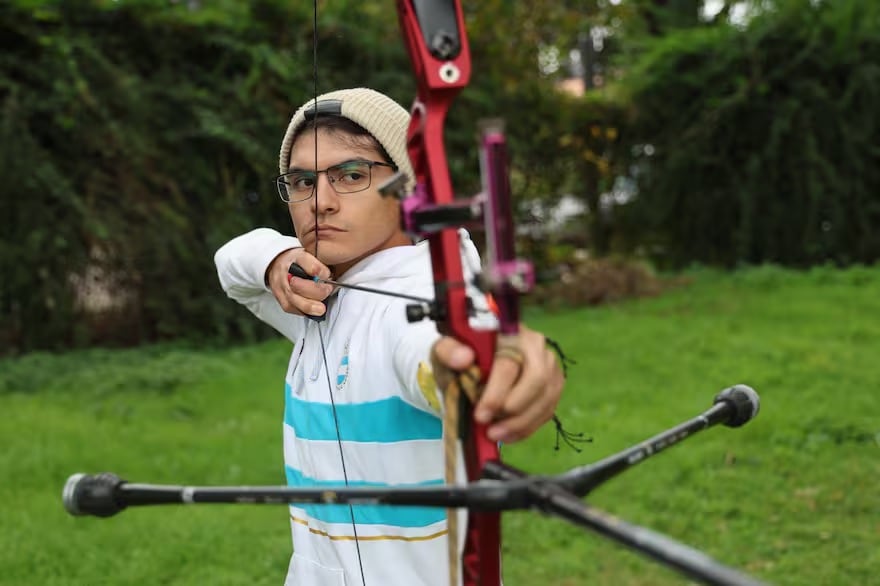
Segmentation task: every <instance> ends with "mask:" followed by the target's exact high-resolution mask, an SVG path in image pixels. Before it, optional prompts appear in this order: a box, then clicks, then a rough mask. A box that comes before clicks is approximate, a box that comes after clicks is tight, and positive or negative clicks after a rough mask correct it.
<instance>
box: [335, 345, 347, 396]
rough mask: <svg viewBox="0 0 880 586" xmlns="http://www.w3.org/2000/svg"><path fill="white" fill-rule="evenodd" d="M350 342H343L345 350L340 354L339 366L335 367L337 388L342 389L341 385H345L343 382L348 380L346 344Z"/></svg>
mask: <svg viewBox="0 0 880 586" xmlns="http://www.w3.org/2000/svg"><path fill="white" fill-rule="evenodd" d="M349 343H350V342H346V343H345V351H344V353H343V355H342V360H340V361H339V368H337V369H336V388H337V389H338V390H342V387H344V386H345V382H346V381H347V380H348V368H349V365H350V364H349V358H348V345H349Z"/></svg>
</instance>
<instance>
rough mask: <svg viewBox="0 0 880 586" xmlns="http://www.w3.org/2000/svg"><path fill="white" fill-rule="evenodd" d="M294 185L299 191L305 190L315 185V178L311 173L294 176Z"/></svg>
mask: <svg viewBox="0 0 880 586" xmlns="http://www.w3.org/2000/svg"><path fill="white" fill-rule="evenodd" d="M292 185H293V188H294V189H296V190H297V191H305V190H307V189H311V188H312V187H314V185H315V178H314V177H312V176H310V175H306V176H300V177H294V178H293V184H292Z"/></svg>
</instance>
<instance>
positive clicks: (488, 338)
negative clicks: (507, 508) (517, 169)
mask: <svg viewBox="0 0 880 586" xmlns="http://www.w3.org/2000/svg"><path fill="white" fill-rule="evenodd" d="M397 6H398V15H399V18H400V24H401V30H402V32H403V36H404V39H405V41H406V47H407V51H408V53H409V56H410V60H411V63H412V66H413V71H414V73H415V77H416V81H417V85H418V95H417V97H416V99H415V102H414V104H413V107H412V111H411V114H412V120H411V122H410V127H409V131H408V134H407V148H408V151H409V156H410V160H411V162H412V165H413V170H414V172H415V179H416V185H415V190H414V192H413V193H412V194H410V195H409V197H406V199H404V201H403V202H402V204H401V208H402V214H401V215H402V221H403V223H404V226H405V227H406V229H407V230H408V231H409V232H410V233H412V234H416V235H419V236H423V237H426V238H427V239H428V243H429V248H430V253H431V264H432V269H433V277H434V289H435V301H434V303H433V304H432V306H430V307H422V308H419V307H416V308H414V312H413V313H411V314H410V317H411V319H412V320H417V319H421V318H423V317H430V318H432V319H434V320H435V321H436V322H437V327H438V330H439V332H440V333H441V334H443V335H446V336H451V337H453V338H456V339H458V340H459V341H461V342H463V343H465V344H467V345H468V346H470V347H471V348H472V349H473V351H474V353H475V356H476V366H477V370H475V371H474V372H472V373H471V375H470V376H469V377H463V376H458V377H456V380H454V381H453V382H452V384H450V385H449V386H447V387H446V388H445V390H444V402H445V405H446V407H445V417H446V420H445V422H444V437H445V438H446V442H445V444H446V445H445V452H446V454H447V481H450V482H454V481H455V480H456V478H455V469H456V468H457V465H456V463H455V455H456V454H457V452H458V450H457V446H458V441H459V440H460V441H461V443H462V448H463V452H464V457H465V469H466V473H467V479H468V480H471V481H473V480H477V479H479V478H480V477H481V476H482V470H483V467H484V466H485V464H486V463H487V462H492V461H498V460H499V459H500V458H499V453H498V445H497V444H496V443H495V442H493V441H491V440H489V439H488V437H487V434H486V431H487V426H486V425H484V424H480V423H477V422H476V421H474V419H473V416H472V407H473V405H474V403H475V402H476V401H477V399H478V397H479V388H480V387H481V385H482V384H485V382H486V380H487V378H488V375H489V372H490V370H491V368H492V363H493V360H494V357H495V351H496V344H497V339H496V337H497V335H498V333H497V332H496V331H494V330H486V329H475V328H474V327H473V326H472V325H471V317H472V314H473V313H474V306H473V302H472V300H470V299H468V294H467V290H466V284H465V283H466V279H465V275H464V270H463V267H462V256H461V252H462V246H461V242H460V235H459V231H458V229H459V228H460V227H463V226H470V225H473V224H476V223H478V222H480V221H481V220H484V221H485V228H486V240H487V242H488V244H489V254H488V271H487V272H488V277H489V279H488V280H489V283H490V289H491V291H492V293H493V296H494V297H495V299H496V304H497V309H498V316H497V317H498V322H499V329H498V330H499V331H500V333H501V335H502V336H503V346H504V347H505V348H507V349H508V350H509V351H512V352H518V348H517V343H516V335H517V331H518V324H519V309H518V295H519V293H520V292H521V291H522V289H523V288H524V287H523V286H521V285H523V284H524V283H526V282H528V281H529V279H530V277H531V272H530V267H529V266H528V265H526V264H525V263H520V262H518V261H516V259H515V257H514V246H513V230H512V213H511V207H510V191H509V185H508V180H507V162H506V150H505V144H504V137H503V133H502V132H501V130H500V128H499V127H498V126H497V125H493V126H490V127H489V128H487V129H484V134H483V142H482V145H481V153H482V157H481V163H482V164H481V168H482V172H483V183H484V189H483V193H482V194H481V195H480V196H478V197H476V198H474V199H473V200H472V201H470V202H465V203H464V204H462V203H461V202H456V201H455V197H454V192H453V189H452V184H451V181H450V177H449V169H448V164H447V158H446V150H445V147H444V143H443V129H444V123H445V119H446V114H447V112H448V110H449V107H450V106H451V104H452V101H453V100H454V99H455V97H456V96H457V95H458V94H459V93H460V92H461V90H462V89H464V87H465V86H466V85H467V83H468V81H469V80H470V74H471V61H470V52H469V48H468V42H467V36H466V34H465V27H464V18H463V14H462V9H461V4H460V2H459V0H433V1H430V0H398V1H397ZM388 190H389V191H394V190H395V188H394V187H391V186H389V187H388ZM396 191H397V192H398V194H399V195H403V193H402V192H403V191H404V190H403V186H400V185H398V186H397V188H396ZM460 407H463V412H462V413H461V414H459V408H460ZM459 423H461V424H462V425H459ZM460 431H464V433H460ZM448 522H449V536H448V540H449V543H450V556H449V557H450V565H451V566H454V565H456V562H455V558H456V557H457V554H458V527H457V525H458V523H457V515H456V514H454V513H453V512H452V511H450V514H449V515H448ZM500 537H501V531H500V516H499V515H498V513H473V512H472V513H471V514H470V515H469V519H468V523H467V529H466V536H465V546H464V552H463V555H462V559H461V574H462V577H463V580H464V584H465V586H499V585H500V583H501V572H500V549H501V546H500ZM457 575H458V568H457V567H450V578H451V582H452V583H456V582H457Z"/></svg>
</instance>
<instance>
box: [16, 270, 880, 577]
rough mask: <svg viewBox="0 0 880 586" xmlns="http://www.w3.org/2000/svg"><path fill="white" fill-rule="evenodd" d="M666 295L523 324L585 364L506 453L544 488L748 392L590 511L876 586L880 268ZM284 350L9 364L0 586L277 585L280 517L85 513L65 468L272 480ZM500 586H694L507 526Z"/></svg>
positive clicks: (575, 542)
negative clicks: (727, 395) (716, 423)
mask: <svg viewBox="0 0 880 586" xmlns="http://www.w3.org/2000/svg"><path fill="white" fill-rule="evenodd" d="M689 277H690V281H691V282H690V284H688V285H686V286H682V287H678V288H675V289H674V290H672V291H670V292H668V293H666V294H664V295H663V296H661V297H659V298H655V299H648V300H641V301H633V302H628V303H624V304H620V305H616V306H611V307H603V308H598V309H580V310H572V311H565V312H559V313H543V312H540V311H539V310H533V311H531V312H530V313H529V314H528V319H527V321H528V322H529V324H530V325H532V326H533V327H535V328H537V329H540V330H542V331H544V332H546V333H547V334H548V335H549V336H550V337H552V338H554V339H556V340H557V341H559V342H560V343H562V345H563V347H564V348H565V350H566V352H567V353H568V354H569V355H570V356H571V357H573V358H574V359H575V360H577V364H576V365H575V366H573V367H572V368H571V371H570V377H569V382H568V385H567V388H566V393H565V395H564V397H563V400H562V403H561V405H560V408H559V414H560V416H561V417H562V419H563V421H564V422H565V424H566V427H567V428H569V429H570V430H572V431H584V432H586V433H588V434H589V435H591V436H592V437H593V438H594V442H593V443H591V444H587V445H586V446H585V447H584V451H583V452H582V453H575V452H573V451H571V450H568V449H566V448H563V449H562V450H560V451H558V452H557V451H554V450H553V444H554V434H553V431H552V429H550V428H547V429H544V430H542V431H541V432H539V433H538V434H537V435H536V436H535V437H533V438H532V439H530V440H529V441H527V442H525V443H522V444H520V445H512V446H507V447H506V448H505V458H506V459H507V460H508V461H509V462H511V463H512V464H514V465H517V466H520V467H522V468H524V469H526V470H529V471H533V472H542V473H552V472H559V471H562V470H565V469H567V468H570V467H573V466H576V465H579V464H585V463H589V462H591V461H595V460H597V459H600V458H602V457H604V456H607V455H609V454H612V453H615V452H617V451H619V450H621V449H624V448H626V447H628V446H630V445H632V444H634V443H636V442H638V441H640V440H642V439H645V438H647V437H648V436H651V435H653V434H654V433H656V432H659V431H662V430H664V429H667V428H669V427H671V426H673V425H675V424H677V423H679V422H680V421H683V420H685V419H688V418H690V417H692V416H694V415H696V414H698V413H700V412H701V411H703V410H704V409H706V408H707V407H709V406H710V404H711V401H712V398H713V396H714V394H715V393H716V392H717V391H718V390H720V389H722V388H724V387H727V386H729V385H731V384H735V383H746V384H749V385H751V386H753V387H754V388H755V389H756V390H758V392H759V393H760V394H761V397H762V409H761V414H760V416H759V417H758V418H757V419H756V420H755V421H754V422H752V423H750V424H749V425H747V426H745V427H743V428H741V429H736V430H732V429H728V428H720V427H719V428H715V429H711V430H709V431H706V432H703V433H701V434H699V435H698V436H696V437H694V438H692V439H690V440H688V441H686V442H684V443H683V444H682V445H680V446H677V447H675V448H674V449H672V450H670V451H668V452H665V453H663V454H662V455H659V456H657V457H656V458H652V459H650V460H648V461H646V462H645V463H643V464H641V465H640V466H638V467H635V468H633V469H631V470H629V471H627V472H626V473H625V474H623V475H621V476H620V477H618V478H616V479H613V480H612V481H610V482H609V483H608V484H606V485H604V486H602V487H601V488H599V489H598V490H597V491H596V492H595V493H593V495H591V496H590V497H589V501H590V502H591V503H592V504H593V505H595V506H597V507H599V508H601V509H603V510H606V511H609V512H611V513H613V514H616V515H618V516H620V517H622V518H624V519H626V520H628V521H630V522H633V523H637V524H640V525H643V526H647V527H650V528H652V529H655V530H657V531H660V532H663V533H665V534H667V535H669V536H671V537H673V538H675V539H678V540H680V541H684V542H686V543H688V544H690V545H692V546H694V547H696V548H698V549H701V550H703V551H705V552H707V553H709V554H711V555H712V556H714V557H715V558H717V559H719V560H721V561H723V562H725V563H728V564H730V565H733V566H736V567H740V568H744V569H746V570H748V571H750V572H752V573H754V574H755V575H756V576H758V577H760V578H763V579H765V580H767V581H768V582H771V583H774V584H780V585H782V584H789V585H797V586H801V585H822V584H834V585H837V584H840V585H866V584H878V583H880V578H878V576H880V490H878V479H880V398H878V391H880V317H878V316H880V268H853V269H849V270H846V271H838V270H833V269H828V268H821V269H815V270H813V271H810V272H806V273H794V272H788V271H783V270H780V269H774V268H759V269H749V270H744V271H740V272H738V273H735V274H733V275H723V274H720V273H714V272H708V271H698V272H694V273H691V274H690V275H689ZM288 352H289V347H288V344H286V343H285V342H283V341H275V342H270V343H265V344H261V345H257V346H251V347H245V348H234V349H227V350H210V351H205V350H201V351H194V350H188V349H184V348H179V347H173V346H161V347H151V348H142V349H137V350H128V351H99V350H95V351H87V352H73V353H68V354H65V355H60V356H50V355H42V354H39V355H38V354H35V355H29V356H25V357H23V358H21V359H17V360H6V361H0V415H2V419H0V421H2V423H0V442H2V446H3V450H2V451H0V472H2V481H0V498H2V500H3V502H4V504H5V506H4V508H3V513H2V514H0V521H2V523H0V584H4V585H6V584H10V585H11V584H15V585H19V584H21V585H31V584H39V585H47V586H48V585H62V584H64V585H66V584H77V585H79V584H82V585H99V584H151V585H155V584H187V585H189V584H192V585H197V584H198V585H202V584H213V585H223V584H272V585H277V584H280V583H281V581H282V577H283V574H284V571H285V570H286V566H287V560H288V556H289V550H290V544H289V536H288V524H287V514H286V511H285V509H284V508H283V507H276V506H231V505H217V506H211V505H208V506H201V507H163V508H149V507H142V508H138V509H133V510H129V511H125V512H124V513H122V514H120V515H118V516H116V517H114V518H111V519H106V520H100V519H93V518H73V517H70V516H68V515H67V514H66V513H65V512H64V511H63V509H62V506H61V498H60V495H61V489H62V486H63V484H64V481H65V479H66V478H67V477H68V475H70V474H71V473H74V472H79V471H86V472H98V471H104V470H109V471H114V472H116V473H118V474H120V475H121V476H123V477H124V478H127V479H129V480H132V481H138V482H156V483H160V482H161V483H165V482H167V483H175V484H235V485H240V484H282V483H283V482H284V479H283V472H282V461H281V460H282V453H281V438H280V433H281V410H282V401H283V391H282V388H283V385H282V375H283V371H284V368H285V365H286V363H287V354H288ZM504 527H505V535H504V537H505V545H504V550H505V557H504V563H505V583H506V584H507V585H513V586H517V585H537V584H559V585H575V584H601V585H610V586H627V585H637V584H638V585H661V586H662V585H666V584H670V585H671V584H686V583H687V581H686V580H685V579H683V578H681V577H680V576H678V575H677V574H675V573H673V572H671V571H669V570H666V569H664V568H663V567H661V566H659V565H656V564H654V563H652V562H650V561H647V560H645V559H643V558H642V557H640V556H638V555H636V554H634V553H632V552H630V551H629V550H626V549H623V548H621V547H619V546H616V545H614V544H612V543H610V542H607V541H605V540H603V539H602V538H601V537H599V536H597V535H594V534H592V533H584V532H582V531H581V530H578V529H576V528H574V527H572V526H569V525H567V524H565V523H564V522H562V521H560V520H557V519H554V518H546V517H542V516H540V515H539V514H538V513H534V512H516V513H509V514H505V516H504Z"/></svg>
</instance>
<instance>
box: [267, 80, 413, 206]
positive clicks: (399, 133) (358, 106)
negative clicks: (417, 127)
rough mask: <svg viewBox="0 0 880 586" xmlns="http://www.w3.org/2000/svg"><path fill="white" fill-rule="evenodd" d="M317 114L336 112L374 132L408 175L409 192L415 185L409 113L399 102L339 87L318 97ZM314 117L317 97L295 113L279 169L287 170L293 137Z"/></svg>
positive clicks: (337, 114)
mask: <svg viewBox="0 0 880 586" xmlns="http://www.w3.org/2000/svg"><path fill="white" fill-rule="evenodd" d="M317 103H318V108H317V110H318V116H322V115H335V116H342V117H343V118H348V119H349V120H351V121H352V122H354V123H355V124H357V125H359V126H361V127H362V128H363V129H364V130H366V131H367V132H369V133H370V134H371V135H373V138H375V139H376V140H377V141H378V142H379V144H381V145H382V147H383V148H384V149H385V152H387V153H388V155H389V156H390V157H391V162H393V163H394V164H395V165H396V166H397V168H398V170H399V171H401V172H402V173H405V174H406V176H407V177H408V178H409V181H408V182H407V186H406V188H407V191H411V190H412V188H413V185H414V184H415V173H414V172H413V168H412V164H410V161H409V154H408V153H407V150H406V133H407V129H408V128H409V118H410V117H409V112H407V111H406V110H405V109H404V108H403V107H401V106H400V104H398V103H397V102H395V101H394V100H392V99H391V98H389V97H388V96H386V95H385V94H380V93H379V92H377V91H375V90H371V89H368V88H353V89H346V90H337V91H334V92H330V93H327V94H324V95H321V96H318V99H317ZM314 117H315V100H314V99H311V100H309V101H308V102H306V103H305V104H303V105H302V106H301V107H300V108H299V110H297V111H296V113H295V114H294V115H293V118H292V119H291V120H290V124H289V125H288V126H287V133H286V134H285V135H284V142H282V143H281V153H280V154H279V157H278V168H279V170H280V172H281V173H282V174H283V173H287V171H288V169H289V166H290V149H291V147H292V146H293V137H294V136H295V135H296V132H297V130H299V128H300V126H302V125H303V123H304V122H306V120H307V119H308V120H311V119H313V118H314Z"/></svg>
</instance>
